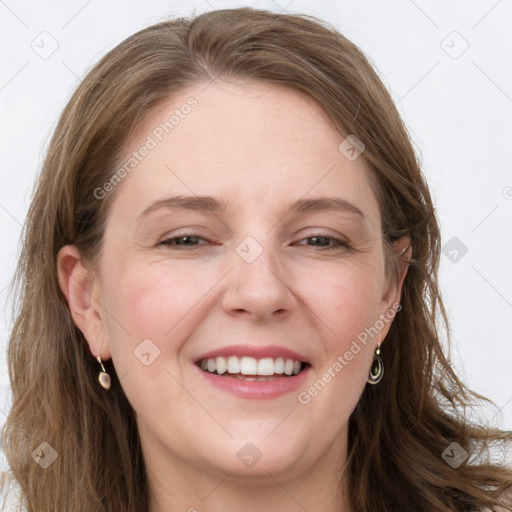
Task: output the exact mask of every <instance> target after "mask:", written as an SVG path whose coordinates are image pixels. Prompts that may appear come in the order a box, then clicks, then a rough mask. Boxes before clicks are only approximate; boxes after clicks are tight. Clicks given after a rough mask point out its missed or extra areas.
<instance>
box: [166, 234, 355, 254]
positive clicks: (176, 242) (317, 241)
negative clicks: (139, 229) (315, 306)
mask: <svg viewBox="0 0 512 512" xmlns="http://www.w3.org/2000/svg"><path fill="white" fill-rule="evenodd" d="M199 240H203V241H205V242H207V243H213V242H211V241H210V240H208V239H206V238H203V237H201V236H199V235H198V234H196V233H183V234H181V235H179V236H174V237H171V238H166V239H165V240H162V241H161V242H159V243H158V245H159V246H167V247H172V248H175V249H180V248H186V247H190V248H193V247H198V246H199V245H204V244H199V243H198V241H199ZM304 240H305V241H310V240H311V241H313V244H312V245H310V247H316V248H318V249H319V250H321V251H334V250H336V249H339V248H341V247H345V248H346V249H351V245H350V244H349V242H347V241H346V240H343V239H340V238H336V237H333V236H327V235H325V234H320V233H319V234H315V235H312V236H309V237H307V238H303V239H302V240H300V241H301V242H302V241H304ZM330 241H332V242H333V243H334V244H335V245H334V246H331V247H327V246H328V245H329V242H330ZM325 242H326V243H325ZM295 245H303V244H299V243H295Z"/></svg>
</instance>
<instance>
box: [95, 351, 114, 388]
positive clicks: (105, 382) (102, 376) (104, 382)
mask: <svg viewBox="0 0 512 512" xmlns="http://www.w3.org/2000/svg"><path fill="white" fill-rule="evenodd" d="M96 360H97V361H98V363H100V364H101V369H102V371H101V372H100V373H99V374H98V380H99V381H100V384H101V386H102V387H104V388H105V389H110V384H111V382H110V375H109V374H108V373H107V372H106V371H105V367H104V366H103V363H102V362H101V356H98V357H97V358H96Z"/></svg>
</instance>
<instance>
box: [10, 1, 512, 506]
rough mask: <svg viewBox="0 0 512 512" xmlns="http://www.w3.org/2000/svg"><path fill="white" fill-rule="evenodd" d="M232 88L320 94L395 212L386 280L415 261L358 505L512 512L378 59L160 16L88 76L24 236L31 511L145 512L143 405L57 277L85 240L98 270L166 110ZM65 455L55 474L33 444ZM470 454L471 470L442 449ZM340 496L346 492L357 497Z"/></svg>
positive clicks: (371, 419)
mask: <svg viewBox="0 0 512 512" xmlns="http://www.w3.org/2000/svg"><path fill="white" fill-rule="evenodd" d="M217 77H221V78H223V79H229V80H236V79H250V80H257V81H261V82H266V83H274V84H281V85H284V86H287V87H290V88H293V89H294V90H295V91H298V92H301V93H305V94H307V95H308V96H309V97H310V98H313V99H314V100H316V102H317V103H318V104H319V105H320V106H321V108H322V109H323V110H325V112H326V113H327V114H328V116H329V118H330V119H331V120H332V123H333V125H334V126H335V128H336V129H337V130H339V133H340V134H341V135H343V136H347V135H348V134H356V136H357V138H358V139H360V140H361V141H362V142H363V143H364V146H365V151H364V153H363V157H364V158H365V159H366V161H367V163H368V165H369V167H370V169H371V180H372V186H373V187H374V191H375V193H376V197H377V198H378V203H379V207H380V212H381V218H382V232H383V234H384V237H383V244H384V247H385V258H386V272H387V273H388V274H389V275H393V274H394V275H397V271H398V265H399V262H398V260H397V257H396V256H394V252H393V250H392V245H391V244H392V242H393V241H394V240H396V239H398V238H400V237H402V236H404V235H408V236H410V238H411V240H412V257H411V260H410V261H409V269H408V272H407V275H406V278H405V280H404V283H403V287H402V296H401V305H402V309H401V312H400V314H398V315H397V316H396V318H395V319H394V321H393V323H392V325H391V328H390V331H389V333H388V336H387V339H386V343H384V344H383V347H382V357H383V358H384V361H385V364H386V379H385V382H383V383H382V384H381V385H378V386H366V389H365V390H364V392H363V394H362V396H361V399H360V401H359V403H358V405H357V406H356V408H355V410H354V411H353V413H352V415H351V417H350V420H349V445H348V459H347V464H346V465H345V469H344V474H340V483H341V481H342V479H347V481H348V486H347V488H348V489H349V492H350V495H349V497H348V501H349V503H350V506H351V507H352V510H353V511H354V512H363V511H377V510H378V511H380V512H386V511H389V512H395V511H397V510H400V511H401V512H407V511H414V512H422V511H432V510H436V511H464V512H468V511H480V510H484V509H486V508H487V509H491V510H496V507H499V506H501V507H506V508H505V509H506V510H512V505H511V504H510V502H508V503H505V502H504V496H506V495H507V493H508V492H510V490H511V487H512V483H511V482H512V470H511V469H510V467H509V466H506V464H505V463H504V462H503V461H501V462H496V461H494V462H493V461H492V457H491V452H492V453H505V452H504V451H499V450H500V449H504V448H505V447H507V446H509V444H510V442H511V440H512V439H511V438H512V436H511V434H510V433H506V432H502V431H500V430H498V429H494V428H491V427H490V426H488V425H487V426H486V425H485V424H482V423H484V422H481V421H475V420H470V419H469V415H467V414H466V412H465V411H466V410H467V407H468V406H472V405H475V404H479V403H481V401H482V400H484V399H483V397H481V396H480V395H478V394H476V393H474V392H472V391H471V390H469V389H468V388H467V387H466V386H465V385H464V384H463V383H462V382H461V381H460V380H459V378H458V377H457V376H456V374H455V373H454V371H453V369H452V368H451V366H450V364H449V361H448V359H447V357H446V356H445V354H444V352H443V346H442V345H443V343H442V334H441V333H442V331H443V330H446V337H447V342H449V328H448V319H447V314H446V311H445V308H444V305H443V302H442V299H441V295H440V291H439V287H438V265H439V258H440V230H439V224H438V221H437V219H436V215H435V209H434V206H433V203H432V199H431V196H430V193H429V190H428V186H427V183H426V180H425V178H424V176H423V175H422V172H421V165H420V162H419V157H418V156H417V155H416V153H415V151H414V149H413V147H412V144H411V141H410V138H409V135H408V133H407V130H406V128H405V126H404V124H403V122H402V120H401V118H400V115H399V113H398V111H397V109H396V106H395V105H394V103H393V100H392V98H391V96H390V94H389V92H388V91H387V90H386V87H385V86H384V85H383V83H382V81H381V80H380V79H379V77H378V75H377V73H376V72H375V70H374V69H373V67H372V65H371V64H370V63H369V61H368V59H367V58H366V57H365V55H364V54H363V53H362V52H361V51H360V50H359V49H358V48H357V47H356V46H355V45H354V44H353V43H351V42H350V41H349V40H347V39H346V38H345V37H344V36H343V35H342V34H340V33H339V32H338V31H336V30H335V29H334V28H333V27H331V26H330V25H328V24H327V23H325V22H323V21H321V20H319V19H317V18H314V17H312V16H307V15H288V14H275V13H272V12H269V11H265V10H259V9H252V8H240V9H225V10H217V11H211V12H207V13H203V14H200V15H197V16H191V17H189V18H178V19H173V20H170V21H165V22H162V23H158V24H156V25H153V26H150V27H148V28H145V29H143V30H141V31H139V32H138V33H136V34H134V35H132V36H131V37H129V38H128V39H126V40H125V41H123V42H122V43H121V44H119V45H118V46H117V47H116V48H114V49H113V50H111V51H110V52H109V53H107V54H106V55H105V56H104V57H103V58H102V59H101V60H100V61H99V62H98V63H97V64H96V65H95V66H94V67H93V68H92V69H91V70H90V71H89V72H88V74H87V76H86V77H85V79H84V80H83V81H82V82H81V83H80V85H79V86H78V88H77V89H76V91H75V92H74V94H73V95H72V97H71V99H70V100H69V102H68V103H67V105H66V107H65V108H64V110H63V112H62V114H61V117H60V119H59V121H58V124H57V126H56V129H55V131H54V134H53V136H52V138H51V141H50V144H49V147H48V150H47V153H46V157H45V160H44V163H43V165H42V168H41V171H40V173H39V175H38V179H37V184H36V189H35V193H34V197H33V200H32V202H31V205H30V208H29V211H28V215H27V219H26V223H25V226H24V231H23V245H22V251H21V254H20V259H19V264H18V268H17V271H16V275H15V278H14V281H13V283H14V289H13V292H14V294H15V302H14V307H15V319H14V324H13V328H12V332H11V335H10V339H9V345H8V369H9V378H10V382H11V387H12V405H11V409H10V411H9V415H8V418H7V421H6V422H5V425H4V427H3V430H2V445H3V449H4V452H5V454H6V457H7V460H8V463H9V468H10V470H9V471H6V472H5V474H4V485H7V482H8V481H11V482H15V484H16V485H17V487H18V489H19V499H18V500H17V503H18V506H19V509H21V507H24V509H26V510H28V511H29V512H55V511H60V512H64V511H65V512H67V511H70V510H72V511H74V512H93V511H94V512H99V511H103V512H106V511H108V512H112V511H116V512H118V511H121V510H122V511H123V512H144V511H147V510H148V484H147V474H146V469H145V465H144V460H143V457H142V451H141V444H140V439H139V435H138V431H137V427H136V422H135V416H134V411H133V409H132V407H131V405H130V403H129V402H128V400H127V398H126V395H125V394H124V392H123V389H122V387H121V385H120V383H119V378H118V376H117V375H116V372H115V368H114V367H113V365H112V362H111V361H107V362H106V363H105V366H106V367H107V371H108V372H109V373H110V375H111V376H112V387H111V390H110V393H108V394H106V393H104V392H103V390H102V389H101V387H100V386H98V383H97V380H96V376H97V372H98V367H97V362H96V360H95V359H94V358H93V357H91V354H90V352H89V350H88V346H87V343H86V342H85V339H84V337H83V335H82V333H81V331H80V330H79V329H78V328H77V327H76V326H75V324H74V323H73V320H72V317H71V314H70V311H69V308H68V305H67V302H66V300H65V297H64V295H63V294H62V292H61V290H60V288H59V283H58V278H57V268H56V257H57V253H58V251H59V249H60V248H61V247H63V246H64V245H67V244H74V245H76V246H77V247H78V249H79V250H80V253H81V254H82V255H83V257H84V258H85V259H86V260H87V261H91V262H94V261H95V258H96V256H97V255H98V252H99V249H100V247H101V243H102V236H103V231H104V226H105V219H106V217H107V215H108V207H109V204H111V201H112V198H113V197H115V194H116V193H117V192H118V190H119V189H120V188H121V187H122V184H121V185H120V186H118V187H116V190H114V191H113V192H112V193H110V194H109V195H108V197H106V198H105V199H103V200H102V201H99V200H98V199H97V198H96V196H95V194H94V191H95V189H97V188H98V187H101V186H102V185H103V184H104V183H105V182H106V181H108V180H109V178H111V177H112V175H113V173H114V171H115V170H116V169H117V168H118V165H119V164H120V157H121V154H122V150H123V147H124V145H125V144H126V143H127V141H128V140H129V139H130V136H131V134H132V133H133V132H134V130H135V128H136V127H137V126H138V125H139V123H140V122H141V121H142V120H144V119H145V117H146V116H147V115H148V114H150V113H151V112H152V111H153V110H154V109H155V108H156V107H157V106H159V105H161V104H163V103H164V102H167V101H168V100H169V98H170V97H172V95H173V94H174V93H176V92H178V91H181V90H183V89H184V88H186V87H187V86H190V85H195V84H198V83H207V82H208V81H211V80H214V79H215V78H217ZM42 442H46V443H48V444H49V445H50V446H51V447H52V448H53V449H54V450H55V451H56V453H57V454H58V457H57V459H56V460H55V461H54V462H53V464H51V465H50V466H49V467H48V468H46V469H42V468H41V467H40V465H38V464H36V463H35V462H34V458H33V456H32V454H33V452H34V450H36V448H38V447H39V446H40V444H41V443H42ZM454 442H456V443H458V445H459V446H460V447H462V448H464V449H465V450H466V451H467V452H468V453H469V454H470V457H469V458H468V459H467V460H466V461H465V462H464V463H463V464H462V465H460V466H459V467H458V468H456V469H455V468H452V467H451V466H450V465H449V464H447V463H446V462H445V461H444V460H443V458H442V456H441V455H442V453H443V451H444V450H445V449H446V448H447V447H448V446H449V445H450V444H451V443H454ZM340 487H341V486H340Z"/></svg>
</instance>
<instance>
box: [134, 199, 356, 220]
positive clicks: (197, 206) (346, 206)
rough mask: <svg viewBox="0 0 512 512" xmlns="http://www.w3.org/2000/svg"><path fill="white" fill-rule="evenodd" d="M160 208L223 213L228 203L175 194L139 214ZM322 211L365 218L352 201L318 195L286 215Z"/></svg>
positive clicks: (292, 206)
mask: <svg viewBox="0 0 512 512" xmlns="http://www.w3.org/2000/svg"><path fill="white" fill-rule="evenodd" d="M160 208H169V209H173V210H193V211H202V212H211V213H223V212H225V211H226V210H227V203H226V202H224V201H221V200H219V199H217V198H215V197H211V196H175V197H169V198H166V199H162V200H160V201H155V202H154V203H152V204H151V205H150V206H148V207H147V208H146V209H145V210H143V211H142V212H141V213H140V214H139V216H138V217H139V218H140V217H144V216H146V215H148V214H149V213H151V212H153V211H155V210H158V209H160ZM320 211H339V212H348V213H354V214H356V215H358V216H359V217H361V218H362V219H364V218H365V216H364V214H363V212H362V211H361V210H360V209H359V208H358V207H357V206H355V205H353V204H352V203H350V202H348V201H346V200H345V199H341V198H338V197H318V198H315V199H298V200H297V201H294V202H292V203H289V204H288V205H287V206H286V209H285V211H284V213H285V215H287V214H289V213H308V212H320Z"/></svg>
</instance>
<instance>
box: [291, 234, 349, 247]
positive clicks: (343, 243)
mask: <svg viewBox="0 0 512 512" xmlns="http://www.w3.org/2000/svg"><path fill="white" fill-rule="evenodd" d="M302 240H306V241H309V240H313V241H314V242H313V247H318V248H320V250H323V251H333V250H336V249H339V248H340V247H345V248H347V249H350V248H351V246H350V244H349V243H348V242H347V241H346V240H342V239H340V238H336V237H333V236H327V235H320V234H319V235H313V236H308V237H307V238H303V239H302ZM302 240H301V241H302ZM330 240H331V241H333V242H334V243H335V244H336V245H334V246H333V247H327V245H329V241H330ZM325 241H327V243H322V242H325ZM318 242H320V243H318Z"/></svg>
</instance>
